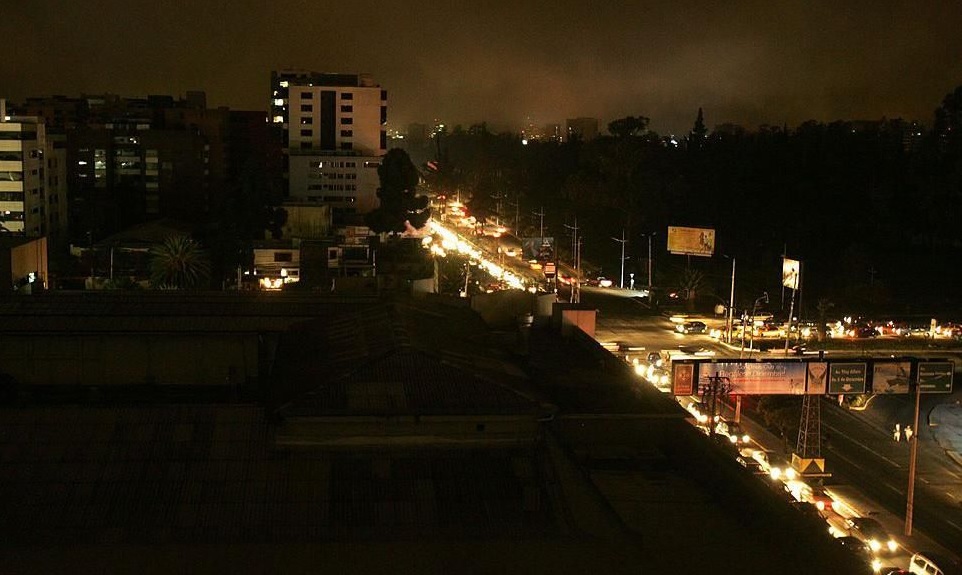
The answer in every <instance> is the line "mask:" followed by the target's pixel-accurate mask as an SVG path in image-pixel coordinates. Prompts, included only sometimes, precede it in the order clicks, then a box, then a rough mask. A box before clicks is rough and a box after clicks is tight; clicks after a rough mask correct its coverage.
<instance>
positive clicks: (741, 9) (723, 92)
mask: <svg viewBox="0 0 962 575" xmlns="http://www.w3.org/2000/svg"><path fill="white" fill-rule="evenodd" d="M960 22H962V2H958V1H956V0H946V1H944V2H943V1H930V0H919V1H915V2H909V1H905V2H894V1H889V0H844V1H838V0H834V1H827V0H813V1H805V0H750V1H739V2H725V1H719V0H699V1H683V0H662V1H657V2H639V1H636V2H590V1H585V0H577V1H576V0H552V1H550V2H544V1H527V0H510V1H490V0H489V1H485V0H474V1H470V2H462V1H459V0H415V1H407V2H405V1H383V2H365V1H353V2H347V1H343V0H342V1H339V2H327V1H324V0H270V1H264V0H256V1H255V0H231V1H225V0H200V1H198V0H193V1H187V0H164V1H163V2H160V1H157V2H147V1H143V0H91V1H89V2H78V1H74V0H0V37H2V38H3V43H2V45H3V50H2V55H0V96H5V97H7V98H9V99H11V100H14V101H17V100H20V99H22V98H24V97H26V96H39V95H50V94H63V95H68V96H77V95H80V94H81V93H88V94H96V93H104V92H110V93H115V94H120V95H123V96H144V95H146V94H172V95H175V96H176V95H183V94H185V93H186V91H187V90H205V91H206V92H207V97H208V104H209V105H211V106H221V105H224V106H230V107H231V108H234V109H248V110H252V109H259V110H262V109H266V107H267V99H268V85H269V77H270V71H271V70H272V69H279V68H302V69H308V70H314V71H322V72H344V73H355V72H363V73H369V74H372V75H373V76H374V78H375V80H376V81H377V82H378V83H380V84H381V86H383V87H384V88H386V89H387V90H388V91H389V97H390V104H389V105H390V108H389V120H390V123H391V125H392V126H394V127H404V126H405V125H406V124H407V123H409V122H425V123H429V122H431V121H432V120H433V119H434V118H440V119H441V120H443V121H445V122H446V123H448V124H449V125H454V124H464V125H465V126H467V125H469V124H472V123H475V122H479V121H481V120H485V121H487V122H489V123H490V124H491V125H492V126H494V127H496V128H512V129H517V128H518V127H520V126H521V125H522V123H524V122H525V121H526V119H527V118H530V119H531V120H532V121H533V122H534V123H535V124H537V125H543V124H547V123H551V122H559V123H560V122H563V121H564V119H565V118H569V117H575V116H593V117H597V118H600V119H601V120H602V121H603V122H607V121H609V120H611V119H614V118H618V117H624V116H627V115H644V116H648V117H650V118H651V120H652V122H651V127H652V128H653V129H654V130H656V131H658V132H660V133H662V134H666V133H670V132H675V133H679V132H686V131H687V130H688V129H690V127H691V125H692V123H693V121H694V118H695V115H696V113H697V109H698V107H699V106H702V107H704V109H705V119H706V124H707V125H708V126H709V127H713V126H715V125H717V124H720V123H723V122H735V123H740V124H742V125H744V126H746V127H749V128H754V127H757V126H758V125H760V124H775V125H782V124H788V125H789V126H792V125H797V124H798V123H800V122H802V121H804V120H807V119H815V120H819V121H831V120H835V119H879V118H882V117H883V116H884V117H888V118H896V117H902V118H905V119H918V120H921V121H922V122H924V123H926V124H931V118H932V111H933V110H934V108H935V107H936V106H938V104H939V103H940V102H941V100H942V98H943V97H944V96H945V94H946V93H948V92H949V91H951V90H952V89H953V88H954V87H955V86H957V85H959V84H962V34H960V33H959V30H958V26H959V23H960Z"/></svg>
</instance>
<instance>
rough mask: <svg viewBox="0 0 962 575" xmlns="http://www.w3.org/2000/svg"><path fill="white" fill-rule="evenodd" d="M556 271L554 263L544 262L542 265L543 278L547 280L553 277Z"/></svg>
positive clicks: (556, 266) (556, 267)
mask: <svg viewBox="0 0 962 575" xmlns="http://www.w3.org/2000/svg"><path fill="white" fill-rule="evenodd" d="M557 271H558V265H557V264H555V263H554V262H545V264H544V277H546V278H548V279H549V280H550V279H551V278H553V277H554V276H555V273H557Z"/></svg>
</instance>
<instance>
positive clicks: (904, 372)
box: [872, 361, 912, 394]
mask: <svg viewBox="0 0 962 575" xmlns="http://www.w3.org/2000/svg"><path fill="white" fill-rule="evenodd" d="M910 373H912V362H910V361H877V362H875V363H874V364H873V365H872V393H889V394H891V393H908V392H909V379H910V378H909V374H910Z"/></svg>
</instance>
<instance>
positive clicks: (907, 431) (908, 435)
mask: <svg viewBox="0 0 962 575" xmlns="http://www.w3.org/2000/svg"><path fill="white" fill-rule="evenodd" d="M912 433H914V432H913V431H912V426H911V425H906V426H905V441H912Z"/></svg>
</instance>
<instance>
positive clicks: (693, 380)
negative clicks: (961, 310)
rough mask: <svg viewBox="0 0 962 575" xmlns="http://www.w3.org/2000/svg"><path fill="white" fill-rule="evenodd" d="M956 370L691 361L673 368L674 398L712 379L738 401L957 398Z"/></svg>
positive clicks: (905, 361) (895, 364) (899, 364)
mask: <svg viewBox="0 0 962 575" xmlns="http://www.w3.org/2000/svg"><path fill="white" fill-rule="evenodd" d="M953 371H954V365H953V363H952V362H951V361H948V360H928V359H920V358H914V357H906V358H891V359H890V358H884V359H883V358H879V359H875V358H864V359H848V358H846V359H839V360H825V359H814V358H813V359H802V358H786V359H782V360H779V359H772V360H766V361H760V360H751V359H749V360H739V359H731V360H724V361H717V360H704V359H691V360H678V361H675V362H673V363H672V393H673V394H674V395H696V394H698V393H699V391H698V390H700V389H702V388H703V387H704V386H706V385H708V384H709V382H710V379H711V378H714V377H722V378H725V379H726V380H727V381H728V382H729V383H730V385H731V388H730V393H731V394H733V395H826V394H828V395H857V394H864V393H875V394H907V393H909V392H910V387H912V385H911V384H913V383H914V384H917V385H919V386H920V392H921V393H952V379H953Z"/></svg>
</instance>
